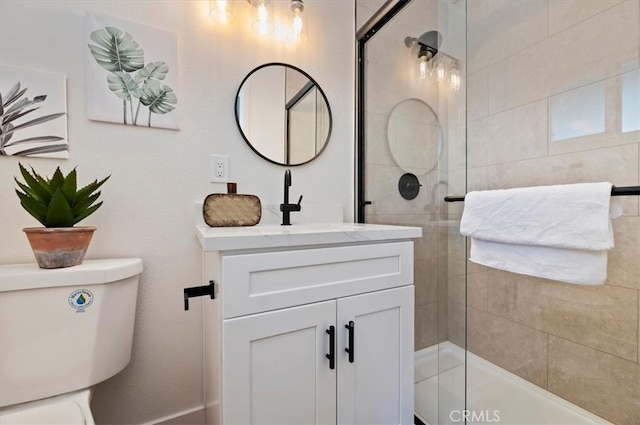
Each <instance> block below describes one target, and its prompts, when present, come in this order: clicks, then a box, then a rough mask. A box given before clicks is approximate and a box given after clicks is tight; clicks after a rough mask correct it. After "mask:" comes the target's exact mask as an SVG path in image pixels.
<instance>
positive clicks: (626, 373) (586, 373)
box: [549, 336, 640, 425]
mask: <svg viewBox="0 0 640 425" xmlns="http://www.w3.org/2000/svg"><path fill="white" fill-rule="evenodd" d="M549 391H551V392H553V393H555V394H557V395H559V396H560V397H562V398H565V399H567V400H568V401H570V402H572V403H575V404H577V405H578V406H580V407H582V408H584V409H587V410H589V411H591V412H593V413H595V414H596V415H599V416H602V417H603V418H605V419H607V420H609V421H611V422H613V423H615V424H618V425H637V424H639V423H640V365H639V364H638V363H635V362H630V361H627V360H622V359H620V358H618V357H615V356H611V355H609V354H605V353H602V352H600V351H597V350H593V349H591V348H588V347H584V346H582V345H578V344H575V343H573V342H570V341H567V340H564V339H561V338H557V337H554V336H549Z"/></svg>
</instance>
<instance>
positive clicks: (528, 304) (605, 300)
mask: <svg viewBox="0 0 640 425" xmlns="http://www.w3.org/2000/svg"><path fill="white" fill-rule="evenodd" d="M489 312H490V313H493V314H495V315H498V316H500V317H503V318H505V319H508V320H513V321H515V322H519V323H522V324H526V325H527V326H531V327H533V328H536V329H539V330H541V331H544V332H547V333H549V334H553V335H556V336H559V337H562V338H565V339H568V340H571V341H574V342H577V343H580V344H583V345H586V346H589V347H592V348H595V349H597V350H601V351H604V352H607V353H610V354H613V355H616V356H618V357H621V358H624V359H627V360H631V361H636V360H637V359H638V335H637V333H636V330H637V327H638V323H637V320H638V303H637V300H636V291H634V290H631V289H626V288H617V287H613V286H610V285H603V286H581V285H572V284H564V283H560V282H553V281H549V280H545V279H539V278H535V277H531V276H523V275H517V274H513V273H508V272H503V271H499V270H491V271H489Z"/></svg>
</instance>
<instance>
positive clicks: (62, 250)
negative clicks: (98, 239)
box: [22, 226, 96, 269]
mask: <svg viewBox="0 0 640 425" xmlns="http://www.w3.org/2000/svg"><path fill="white" fill-rule="evenodd" d="M95 230H96V228H95V227H93V226H79V227H51V228H46V227H26V228H24V229H22V231H23V232H25V233H26V234H27V239H29V243H30V244H31V249H32V250H33V254H34V255H35V257H36V261H37V262H38V266H40V268H42V269H58V268H62V267H71V266H77V265H78V264H82V260H84V254H85V253H86V252H87V248H88V247H89V242H91V237H92V236H93V232H95Z"/></svg>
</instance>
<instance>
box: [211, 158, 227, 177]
mask: <svg viewBox="0 0 640 425" xmlns="http://www.w3.org/2000/svg"><path fill="white" fill-rule="evenodd" d="M209 162H210V163H209V167H210V169H209V181H210V182H215V183H226V182H228V181H229V157H228V156H223V155H211V158H210V161H209Z"/></svg>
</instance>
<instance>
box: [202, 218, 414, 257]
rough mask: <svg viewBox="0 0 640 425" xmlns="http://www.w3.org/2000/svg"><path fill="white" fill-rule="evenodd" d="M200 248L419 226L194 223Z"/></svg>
mask: <svg viewBox="0 0 640 425" xmlns="http://www.w3.org/2000/svg"><path fill="white" fill-rule="evenodd" d="M196 235H197V237H198V240H199V241H200V245H201V246H202V249H203V250H204V251H231V250H241V249H242V250H244V249H264V248H281V247H293V246H309V245H335V244H352V243H355V242H376V241H390V240H401V239H412V238H419V237H420V236H422V228H420V227H406V226H388V225H382V224H363V223H314V224H295V225H292V226H279V225H277V226H253V227H209V226H206V225H198V226H196Z"/></svg>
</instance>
